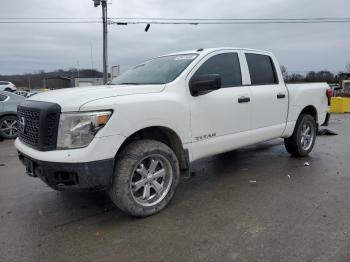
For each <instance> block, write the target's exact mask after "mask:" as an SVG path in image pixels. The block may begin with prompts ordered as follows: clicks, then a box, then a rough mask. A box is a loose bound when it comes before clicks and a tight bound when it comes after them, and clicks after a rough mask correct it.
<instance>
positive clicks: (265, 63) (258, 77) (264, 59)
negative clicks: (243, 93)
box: [245, 54, 278, 85]
mask: <svg viewBox="0 0 350 262" xmlns="http://www.w3.org/2000/svg"><path fill="white" fill-rule="evenodd" d="M245 56H246V59H247V63H248V68H249V74H250V80H251V84H252V85H273V84H278V77H277V74H276V69H275V66H274V64H273V61H272V59H271V57H270V56H267V55H260V54H245Z"/></svg>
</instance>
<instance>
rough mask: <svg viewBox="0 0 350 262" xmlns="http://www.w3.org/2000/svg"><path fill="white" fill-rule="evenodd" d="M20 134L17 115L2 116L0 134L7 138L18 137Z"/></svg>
mask: <svg viewBox="0 0 350 262" xmlns="http://www.w3.org/2000/svg"><path fill="white" fill-rule="evenodd" d="M17 134H18V130H17V117H16V116H4V117H2V118H0V136H1V137H3V138H6V139H13V138H16V137H17Z"/></svg>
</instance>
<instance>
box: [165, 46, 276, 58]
mask: <svg viewBox="0 0 350 262" xmlns="http://www.w3.org/2000/svg"><path fill="white" fill-rule="evenodd" d="M223 50H237V51H248V52H254V53H264V54H269V55H272V53H271V52H268V51H265V50H257V49H249V48H241V47H216V48H199V49H196V50H187V51H182V52H176V53H170V54H166V55H162V56H169V55H184V54H198V55H199V54H202V55H207V54H209V53H212V52H215V51H223ZM162 56H159V57H162Z"/></svg>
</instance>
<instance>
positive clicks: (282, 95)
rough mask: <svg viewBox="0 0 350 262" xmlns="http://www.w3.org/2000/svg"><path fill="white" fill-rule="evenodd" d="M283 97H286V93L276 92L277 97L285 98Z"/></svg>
mask: <svg viewBox="0 0 350 262" xmlns="http://www.w3.org/2000/svg"><path fill="white" fill-rule="evenodd" d="M285 97H286V95H285V94H283V93H279V94H277V99H283V98H285Z"/></svg>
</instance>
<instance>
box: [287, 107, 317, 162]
mask: <svg viewBox="0 0 350 262" xmlns="http://www.w3.org/2000/svg"><path fill="white" fill-rule="evenodd" d="M316 132H317V125H316V121H315V119H314V118H313V117H312V116H311V115H307V114H302V115H300V116H299V118H298V120H297V123H296V125H295V128H294V132H293V135H292V136H291V137H289V138H285V139H284V145H285V147H286V149H287V151H288V153H290V154H291V155H292V156H296V157H303V156H306V155H308V154H309V153H310V152H311V151H312V149H313V147H314V145H315V141H316Z"/></svg>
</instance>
